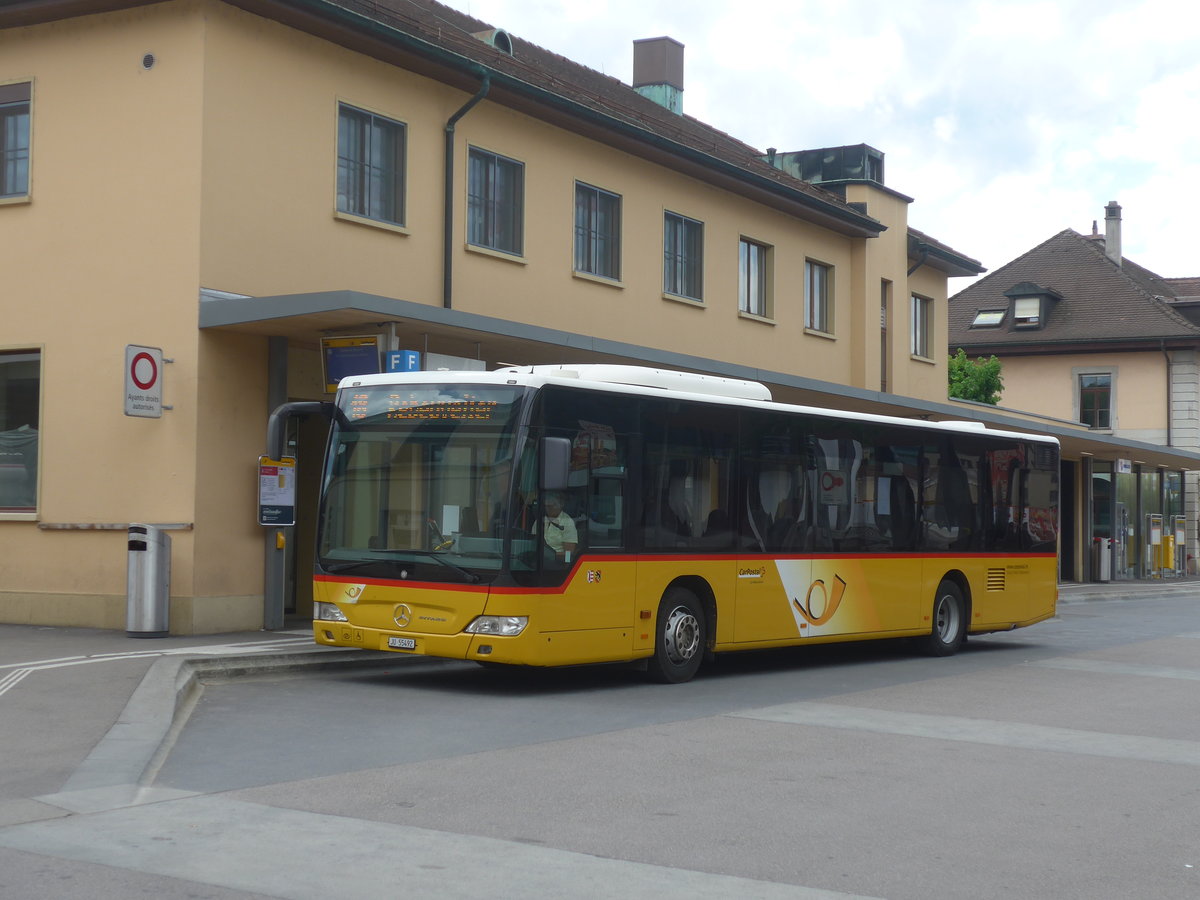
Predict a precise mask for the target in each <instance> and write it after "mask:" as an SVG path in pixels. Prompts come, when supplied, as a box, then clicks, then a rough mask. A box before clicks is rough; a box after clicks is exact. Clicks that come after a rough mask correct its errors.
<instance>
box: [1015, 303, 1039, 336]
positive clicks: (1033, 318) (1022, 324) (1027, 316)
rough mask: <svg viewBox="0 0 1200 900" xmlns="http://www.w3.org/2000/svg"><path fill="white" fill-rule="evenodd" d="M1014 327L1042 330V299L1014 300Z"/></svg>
mask: <svg viewBox="0 0 1200 900" xmlns="http://www.w3.org/2000/svg"><path fill="white" fill-rule="evenodd" d="M1013 325H1014V326H1015V327H1017V328H1040V327H1041V325H1042V298H1041V297H1016V298H1014V299H1013Z"/></svg>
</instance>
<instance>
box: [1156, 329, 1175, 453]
mask: <svg viewBox="0 0 1200 900" xmlns="http://www.w3.org/2000/svg"><path fill="white" fill-rule="evenodd" d="M1158 349H1159V350H1161V351H1162V355H1163V359H1165V360H1166V361H1167V446H1168V447H1170V446H1171V390H1172V387H1171V354H1170V353H1169V352H1168V351H1167V342H1166V341H1165V340H1159V342H1158Z"/></svg>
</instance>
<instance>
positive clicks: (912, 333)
mask: <svg viewBox="0 0 1200 900" xmlns="http://www.w3.org/2000/svg"><path fill="white" fill-rule="evenodd" d="M908 319H909V329H908V349H909V353H911V354H912V355H913V356H915V357H917V358H918V359H933V324H934V322H933V298H932V297H925V296H923V295H921V294H910V295H909V305H908Z"/></svg>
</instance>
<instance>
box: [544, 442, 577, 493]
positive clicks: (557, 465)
mask: <svg viewBox="0 0 1200 900" xmlns="http://www.w3.org/2000/svg"><path fill="white" fill-rule="evenodd" d="M570 471H571V441H570V439H569V438H564V437H547V438H542V473H541V474H542V483H541V488H542V490H543V491H564V490H566V489H567V475H568V473H569V472H570Z"/></svg>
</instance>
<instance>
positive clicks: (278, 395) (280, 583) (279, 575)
mask: <svg viewBox="0 0 1200 900" xmlns="http://www.w3.org/2000/svg"><path fill="white" fill-rule="evenodd" d="M287 361H288V341H287V338H285V337H270V338H268V339H267V415H268V416H269V415H270V413H271V411H272V410H274V409H276V408H277V407H279V406H281V405H282V404H284V403H285V402H287ZM280 443H281V445H282V446H284V447H285V449H286V441H281V442H280ZM270 452H274V448H272V450H271V451H270ZM293 531H294V529H292V528H267V529H266V530H265V531H264V532H263V628H264V629H265V630H267V631H272V630H278V629H280V628H283V620H284V616H283V610H284V605H285V602H286V598H285V597H284V588H285V585H286V584H287V578H286V573H285V572H284V563H285V561H286V560H287V554H286V552H284V547H285V546H286V542H287V541H288V540H290V539H291V533H292V532H293ZM280 535H282V538H281V537H280Z"/></svg>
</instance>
